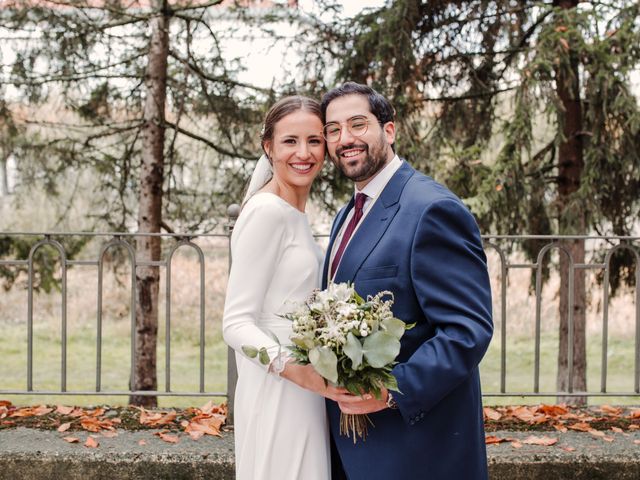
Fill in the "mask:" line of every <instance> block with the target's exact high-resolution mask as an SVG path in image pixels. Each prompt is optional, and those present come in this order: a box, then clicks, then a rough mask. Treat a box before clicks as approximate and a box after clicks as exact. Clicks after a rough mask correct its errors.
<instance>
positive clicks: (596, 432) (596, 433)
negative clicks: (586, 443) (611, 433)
mask: <svg viewBox="0 0 640 480" xmlns="http://www.w3.org/2000/svg"><path fill="white" fill-rule="evenodd" d="M589 433H590V434H591V435H593V436H594V437H604V436H605V433H604V432H601V431H599V430H596V429H594V428H590V429H589Z"/></svg>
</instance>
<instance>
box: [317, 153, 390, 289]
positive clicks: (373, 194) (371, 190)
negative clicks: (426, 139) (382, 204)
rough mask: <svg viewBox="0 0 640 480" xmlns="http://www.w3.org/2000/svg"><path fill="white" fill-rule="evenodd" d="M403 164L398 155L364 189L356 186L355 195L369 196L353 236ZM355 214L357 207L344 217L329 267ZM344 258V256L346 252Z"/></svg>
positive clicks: (334, 243)
mask: <svg viewBox="0 0 640 480" xmlns="http://www.w3.org/2000/svg"><path fill="white" fill-rule="evenodd" d="M401 166H402V160H400V157H398V155H396V156H394V157H393V159H392V160H391V161H390V162H389V163H388V164H387V165H385V167H384V168H383V169H382V170H380V171H379V172H378V173H377V174H376V175H375V176H374V177H373V178H372V179H371V180H370V181H369V183H367V184H366V185H365V186H364V188H363V189H362V190H358V188H357V187H355V188H354V190H355V193H354V197H355V195H357V194H358V193H364V194H365V195H366V196H367V198H366V199H365V202H364V207H362V218H361V219H360V221H359V222H358V225H357V226H356V229H355V230H354V232H353V234H352V235H351V238H353V237H354V236H355V234H356V232H357V231H358V229H359V228H360V225H362V222H364V219H365V218H366V216H367V213H369V211H370V210H371V207H372V206H373V204H374V203H375V202H376V200H378V197H379V196H380V194H381V193H382V190H384V187H386V186H387V183H389V180H391V177H393V174H394V173H396V171H397V170H398V169H399V168H400V167H401ZM354 214H355V208H352V209H351V210H349V212H348V213H347V217H346V218H345V219H344V222H342V226H341V227H340V231H339V232H338V235H337V236H336V240H335V241H334V242H333V248H332V249H331V257H330V258H329V269H331V264H332V263H333V257H334V256H335V254H336V251H337V250H338V246H339V245H340V243H341V242H342V236H343V235H344V231H345V229H346V228H347V225H348V224H349V221H351V218H352V217H353V215H354ZM351 238H350V239H349V242H351ZM348 246H349V244H347V247H348ZM342 258H344V254H343V256H342ZM342 258H341V259H340V261H341V262H342ZM338 267H339V265H338ZM337 271H338V268H336V272H337ZM334 273H335V272H334ZM332 278H333V277H332Z"/></svg>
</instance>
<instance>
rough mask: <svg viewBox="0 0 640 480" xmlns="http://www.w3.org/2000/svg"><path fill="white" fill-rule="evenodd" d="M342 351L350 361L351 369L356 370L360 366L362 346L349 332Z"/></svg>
mask: <svg viewBox="0 0 640 480" xmlns="http://www.w3.org/2000/svg"><path fill="white" fill-rule="evenodd" d="M343 351H344V354H345V355H346V356H347V357H349V358H350V359H351V366H352V368H353V369H354V370H356V369H357V368H358V367H359V366H360V365H361V364H362V353H363V352H362V344H361V343H360V340H358V339H357V338H356V336H355V335H354V334H353V333H351V332H349V333H348V334H347V343H346V344H345V345H344V349H343Z"/></svg>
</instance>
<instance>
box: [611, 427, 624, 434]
mask: <svg viewBox="0 0 640 480" xmlns="http://www.w3.org/2000/svg"><path fill="white" fill-rule="evenodd" d="M611 430H612V431H614V432H616V433H624V430H622V429H621V428H620V427H611Z"/></svg>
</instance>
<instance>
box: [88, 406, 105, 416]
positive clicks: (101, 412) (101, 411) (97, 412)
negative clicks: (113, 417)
mask: <svg viewBox="0 0 640 480" xmlns="http://www.w3.org/2000/svg"><path fill="white" fill-rule="evenodd" d="M104 412H105V410H104V408H96V409H93V410H89V411H87V412H86V414H87V415H89V416H91V417H100V416H101V415H104Z"/></svg>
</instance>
